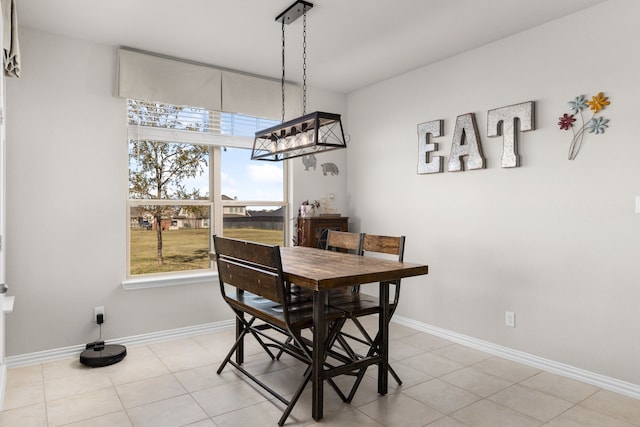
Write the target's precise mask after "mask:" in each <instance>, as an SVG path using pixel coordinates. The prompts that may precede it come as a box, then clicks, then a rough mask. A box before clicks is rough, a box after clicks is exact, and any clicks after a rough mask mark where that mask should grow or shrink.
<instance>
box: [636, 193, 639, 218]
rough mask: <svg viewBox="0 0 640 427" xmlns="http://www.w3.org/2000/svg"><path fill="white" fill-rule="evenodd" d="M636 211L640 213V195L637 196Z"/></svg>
mask: <svg viewBox="0 0 640 427" xmlns="http://www.w3.org/2000/svg"><path fill="white" fill-rule="evenodd" d="M636 213H637V214H640V196H636Z"/></svg>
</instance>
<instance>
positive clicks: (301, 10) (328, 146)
mask: <svg viewBox="0 0 640 427" xmlns="http://www.w3.org/2000/svg"><path fill="white" fill-rule="evenodd" d="M312 7H313V3H309V2H306V1H302V0H298V1H296V2H295V3H293V4H292V5H291V6H289V7H288V8H287V9H286V10H285V11H284V12H282V13H281V14H280V15H278V17H277V18H276V22H280V23H281V25H282V79H281V85H282V123H281V124H279V125H277V126H273V127H270V128H268V129H264V130H261V131H259V132H256V136H255V139H254V141H253V151H252V153H251V159H252V160H269V161H280V160H286V159H291V158H294V157H300V156H307V155H311V154H316V153H319V152H322V151H329V150H336V149H338V148H347V144H346V142H345V139H344V132H343V130H342V122H341V121H340V114H332V113H324V112H321V111H316V112H314V113H309V114H306V110H307V10H309V9H311V8H312ZM300 16H302V17H303V25H302V27H303V31H302V36H303V39H302V40H303V41H302V116H300V117H298V118H297V119H293V120H289V121H286V122H285V121H284V116H285V114H284V112H285V111H284V105H285V102H284V101H285V98H284V82H285V79H284V68H285V67H284V63H285V61H284V58H285V49H284V45H285V43H284V41H285V36H284V28H285V27H284V26H285V24H291V23H292V22H294V21H295V20H296V19H298V18H299V17H300Z"/></svg>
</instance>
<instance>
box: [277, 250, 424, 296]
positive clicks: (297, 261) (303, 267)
mask: <svg viewBox="0 0 640 427" xmlns="http://www.w3.org/2000/svg"><path fill="white" fill-rule="evenodd" d="M280 253H281V256H282V269H283V270H284V276H285V279H286V280H287V281H289V282H291V283H295V284H296V285H298V286H303V287H305V288H309V289H313V290H323V289H333V288H341V287H345V286H350V285H358V284H365V283H373V282H381V281H388V280H394V279H401V278H403V277H411V276H420V275H423V274H427V273H428V272H429V267H428V266H426V265H423V264H411V263H408V262H398V261H391V260H386V259H380V258H373V257H367V256H359V255H352V254H346V253H341V252H333V251H326V250H323V249H315V248H307V247H304V246H293V247H281V248H280Z"/></svg>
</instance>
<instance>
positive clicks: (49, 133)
mask: <svg viewBox="0 0 640 427" xmlns="http://www.w3.org/2000/svg"><path fill="white" fill-rule="evenodd" d="M20 45H21V49H22V63H23V73H22V77H21V78H20V79H9V81H8V82H7V111H8V114H7V182H8V185H7V230H8V231H7V246H6V247H7V283H8V284H9V286H10V289H11V295H15V296H16V305H15V309H14V312H13V313H12V314H11V316H9V318H7V322H6V323H7V325H6V326H7V346H6V352H7V356H15V355H23V354H27V353H32V352H37V351H43V350H52V349H58V348H62V347H67V346H74V345H79V344H83V343H86V342H89V341H93V340H95V339H97V337H98V328H97V326H96V325H95V323H93V308H94V307H96V306H104V307H105V311H106V313H105V323H104V324H103V335H102V337H103V339H115V338H123V337H131V336H135V335H139V334H144V333H151V332H158V331H164V330H170V329H175V328H181V327H188V326H195V325H201V324H207V323H211V322H218V321H222V320H227V319H231V318H232V314H231V311H230V310H229V308H228V307H227V306H226V305H224V303H223V302H222V301H221V299H220V296H219V291H218V288H217V286H218V285H217V282H215V283H214V282H212V283H210V284H193V285H184V286H172V287H164V288H153V289H140V290H134V291H125V290H123V288H122V286H121V285H120V284H121V282H122V280H123V279H124V278H125V274H126V235H125V230H126V227H127V225H128V218H127V210H126V194H127V144H126V128H125V125H126V104H125V100H123V99H119V98H115V97H114V96H113V84H114V71H115V47H112V46H105V45H98V44H94V43H90V42H86V41H81V40H76V39H69V38H65V37H59V36H54V35H50V34H45V33H42V32H39V31H35V30H31V29H27V28H21V34H20ZM309 106H310V111H312V110H311V109H314V110H323V111H330V112H337V113H342V112H344V111H345V110H346V96H345V95H337V94H333V93H330V92H323V91H313V90H312V89H310V91H309ZM326 156H332V157H326V158H325V157H321V156H318V169H317V170H316V171H315V172H314V173H307V172H305V173H304V177H301V178H300V180H299V183H298V184H296V187H295V189H294V193H293V195H292V199H293V200H296V203H297V204H299V202H300V201H301V200H303V199H305V198H311V199H315V198H320V197H325V194H326V193H328V192H335V193H342V194H344V193H345V187H346V183H345V182H346V181H345V180H346V174H343V173H341V174H340V175H339V176H337V177H324V176H323V175H322V172H321V168H320V163H323V162H325V161H332V162H335V163H336V164H338V165H339V167H340V169H341V171H344V165H345V163H346V156H345V154H329V153H327V154H326ZM297 160H298V163H299V164H297V165H294V166H293V169H294V171H298V172H299V169H300V168H302V169H304V168H303V167H302V164H301V162H300V160H299V159H297ZM311 189H313V190H312V191H311ZM295 191H300V194H297V193H295ZM338 200H340V199H339V198H338ZM342 203H343V205H342V209H344V210H346V201H345V200H344V198H343V199H342ZM296 209H297V208H296Z"/></svg>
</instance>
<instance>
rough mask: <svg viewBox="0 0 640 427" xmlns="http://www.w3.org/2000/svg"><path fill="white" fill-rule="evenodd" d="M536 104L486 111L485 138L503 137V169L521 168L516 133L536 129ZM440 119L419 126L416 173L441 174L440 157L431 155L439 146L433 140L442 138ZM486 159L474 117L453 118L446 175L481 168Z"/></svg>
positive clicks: (467, 115)
mask: <svg viewBox="0 0 640 427" xmlns="http://www.w3.org/2000/svg"><path fill="white" fill-rule="evenodd" d="M534 111H535V103H534V102H533V101H529V102H523V103H520V104H515V105H510V106H507V107H501V108H496V109H493V110H489V111H488V112H487V136H488V137H491V138H493V137H497V136H502V147H503V148H502V160H501V166H502V167H503V168H513V167H518V166H520V156H519V154H518V138H517V136H518V132H517V131H518V129H517V128H518V123H519V124H520V126H519V130H520V131H521V132H526V131H530V130H535V123H534V117H535V116H534ZM442 129H443V120H433V121H430V122H425V123H420V124H418V174H426V173H441V172H443V158H442V156H432V157H431V156H430V153H433V152H435V151H437V149H438V144H437V143H435V142H432V141H431V138H432V137H439V136H443V130H442ZM484 167H485V158H484V155H483V153H482V143H481V142H480V137H479V134H478V126H477V125H476V119H475V115H474V114H473V113H467V114H463V115H461V116H458V117H457V118H456V125H455V130H454V133H453V140H452V143H451V152H450V155H449V162H448V164H447V170H448V171H449V172H456V171H464V170H472V169H484Z"/></svg>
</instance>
